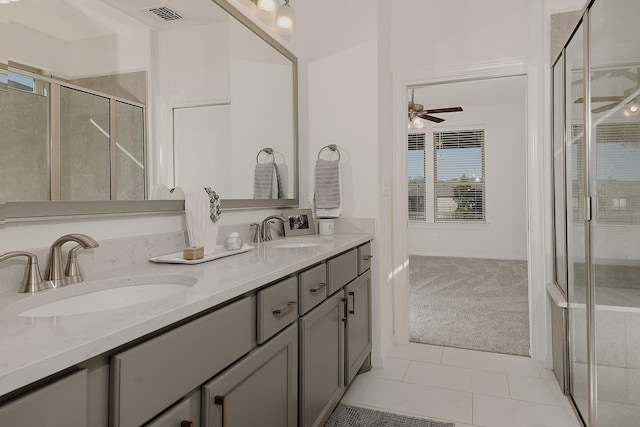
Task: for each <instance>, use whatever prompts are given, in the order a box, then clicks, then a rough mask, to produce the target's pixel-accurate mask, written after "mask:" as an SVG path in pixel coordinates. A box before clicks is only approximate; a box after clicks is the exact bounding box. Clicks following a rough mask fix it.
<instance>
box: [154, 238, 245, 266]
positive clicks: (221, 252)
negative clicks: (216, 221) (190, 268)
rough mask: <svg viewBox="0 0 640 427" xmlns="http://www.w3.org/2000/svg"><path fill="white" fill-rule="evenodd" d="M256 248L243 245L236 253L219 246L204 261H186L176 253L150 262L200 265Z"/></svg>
mask: <svg viewBox="0 0 640 427" xmlns="http://www.w3.org/2000/svg"><path fill="white" fill-rule="evenodd" d="M253 248H254V246H250V245H247V244H246V243H243V244H242V247H241V248H240V249H237V250H235V251H228V250H226V249H225V248H224V246H222V245H217V246H216V250H215V252H213V253H212V254H204V258H202V259H184V258H182V252H176V253H173V254H168V255H162V256H156V257H152V258H149V261H153V262H162V263H166V264H200V263H203V262H208V261H213V260H214V259H219V258H224V257H228V256H231V255H237V254H241V253H243V252H248V251H250V250H251V249H253Z"/></svg>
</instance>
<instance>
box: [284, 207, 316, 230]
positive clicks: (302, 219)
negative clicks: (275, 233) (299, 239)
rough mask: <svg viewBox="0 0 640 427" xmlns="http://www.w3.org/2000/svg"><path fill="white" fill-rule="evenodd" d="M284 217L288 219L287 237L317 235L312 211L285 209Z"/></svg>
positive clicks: (285, 226) (285, 225) (285, 228)
mask: <svg viewBox="0 0 640 427" xmlns="http://www.w3.org/2000/svg"><path fill="white" fill-rule="evenodd" d="M282 216H284V217H285V218H286V219H287V222H285V223H284V235H285V237H291V236H305V235H309V234H316V222H315V220H314V218H313V213H312V212H311V209H284V210H283V211H282Z"/></svg>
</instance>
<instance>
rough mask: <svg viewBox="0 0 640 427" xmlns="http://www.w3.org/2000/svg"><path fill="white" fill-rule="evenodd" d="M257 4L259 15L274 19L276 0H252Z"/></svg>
mask: <svg viewBox="0 0 640 427" xmlns="http://www.w3.org/2000/svg"><path fill="white" fill-rule="evenodd" d="M251 1H252V2H253V4H255V5H256V10H257V14H258V16H260V17H262V18H265V19H273V18H272V17H273V14H274V13H275V11H276V6H277V5H276V0H251Z"/></svg>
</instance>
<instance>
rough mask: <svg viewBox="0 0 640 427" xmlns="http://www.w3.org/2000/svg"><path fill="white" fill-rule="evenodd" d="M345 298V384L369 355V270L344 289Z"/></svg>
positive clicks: (347, 383)
mask: <svg viewBox="0 0 640 427" xmlns="http://www.w3.org/2000/svg"><path fill="white" fill-rule="evenodd" d="M344 293H345V297H346V298H347V332H346V333H347V336H346V338H345V341H346V357H345V359H346V365H345V384H346V385H349V384H350V383H351V381H353V377H355V376H356V373H357V372H358V370H359V369H360V367H361V366H362V364H363V363H364V361H365V360H366V359H367V357H369V354H371V270H368V271H367V272H366V273H365V274H363V275H361V276H358V278H357V279H356V280H354V281H353V282H351V283H349V284H348V285H347V286H345V288H344Z"/></svg>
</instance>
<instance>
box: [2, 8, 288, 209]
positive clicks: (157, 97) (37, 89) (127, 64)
mask: <svg viewBox="0 0 640 427" xmlns="http://www.w3.org/2000/svg"><path fill="white" fill-rule="evenodd" d="M0 12H1V16H2V20H0V40H1V41H0V199H3V200H4V202H5V204H4V208H3V210H4V215H5V216H6V217H7V218H12V217H33V216H50V215H72V214H90V213H116V212H140V211H162V210H179V209H181V208H182V206H183V202H182V201H181V200H179V199H180V194H183V193H182V192H181V191H179V190H178V191H175V190H174V188H175V187H179V188H181V189H184V190H188V189H189V188H192V187H196V186H209V187H212V188H213V189H214V190H216V191H217V192H218V194H219V195H220V196H221V198H222V200H223V207H226V208H248V207H276V206H292V205H296V204H297V200H298V190H297V181H298V180H297V177H298V162H297V116H296V114H297V60H296V58H295V56H293V55H292V54H291V53H290V52H288V51H287V50H286V49H285V48H284V47H282V46H281V45H280V44H278V43H277V42H276V41H275V40H273V39H272V38H271V37H270V36H268V35H267V34H266V33H264V32H263V31H262V30H260V29H259V28H258V27H257V26H255V25H254V24H253V23H251V22H250V21H249V20H248V19H247V18H246V17H244V16H243V15H242V14H240V13H239V12H238V11H236V10H235V9H234V8H233V7H231V6H230V5H229V4H228V3H227V2H226V1H225V0H215V1H213V0H166V1H163V2H162V5H161V6H158V2H157V1H155V0H47V1H37V0H23V1H20V2H10V3H8V4H5V5H2V4H0ZM1 214H2V209H0V216H1Z"/></svg>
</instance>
